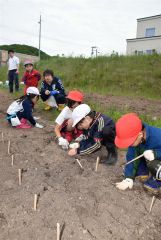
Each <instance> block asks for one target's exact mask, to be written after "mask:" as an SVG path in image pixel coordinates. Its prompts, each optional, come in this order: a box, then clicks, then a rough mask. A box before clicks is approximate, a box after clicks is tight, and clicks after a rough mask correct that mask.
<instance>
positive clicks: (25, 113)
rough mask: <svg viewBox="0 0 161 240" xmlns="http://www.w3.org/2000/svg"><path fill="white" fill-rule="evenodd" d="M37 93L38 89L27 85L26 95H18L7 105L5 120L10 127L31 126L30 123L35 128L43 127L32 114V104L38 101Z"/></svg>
mask: <svg viewBox="0 0 161 240" xmlns="http://www.w3.org/2000/svg"><path fill="white" fill-rule="evenodd" d="M39 95H40V93H39V90H38V89H37V88H36V87H29V88H28V89H27V91H26V95H24V96H22V97H20V98H19V99H17V100H16V101H14V102H13V103H12V104H11V105H10V106H9V108H8V109H7V120H8V122H9V123H11V125H12V127H16V128H31V125H33V126H35V127H37V128H43V126H42V125H40V124H39V123H37V122H36V121H35V119H34V117H33V116H32V110H33V106H34V105H35V104H36V102H37V101H38V99H39ZM27 121H29V122H30V123H31V125H29V124H28V123H27Z"/></svg>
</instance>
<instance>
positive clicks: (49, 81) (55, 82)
mask: <svg viewBox="0 0 161 240" xmlns="http://www.w3.org/2000/svg"><path fill="white" fill-rule="evenodd" d="M43 77H44V81H43V82H42V85H41V91H40V93H41V98H42V100H43V101H44V102H45V104H46V105H47V106H46V108H45V110H50V109H51V108H53V107H56V108H58V109H59V110H62V108H64V103H65V90H64V87H63V84H62V82H61V80H60V79H59V78H58V77H55V76H54V73H53V71H52V70H48V69H47V70H45V71H44V73H43Z"/></svg>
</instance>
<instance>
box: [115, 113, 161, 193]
mask: <svg viewBox="0 0 161 240" xmlns="http://www.w3.org/2000/svg"><path fill="white" fill-rule="evenodd" d="M115 144H116V146H117V147H118V148H128V151H127V154H126V160H127V162H129V161H130V160H132V159H134V158H136V157H137V156H139V155H141V154H142V157H141V158H140V159H138V160H136V161H134V162H131V163H129V164H127V165H125V169H124V176H125V179H124V180H123V181H122V182H119V183H116V187H117V188H118V189H120V190H126V189H128V188H130V189H132V187H133V182H134V180H135V178H139V179H140V180H144V187H145V188H146V189H147V190H151V191H153V192H154V193H157V192H158V190H159V188H160V187H161V174H158V170H159V173H160V169H161V167H160V166H161V129H160V128H156V127H152V126H148V125H147V124H144V123H142V121H141V119H140V118H139V117H138V116H137V115H136V114H135V113H129V114H125V115H123V116H122V117H121V118H120V119H119V120H118V121H117V123H116V138H115ZM158 160H159V161H158ZM159 167H160V169H159ZM149 173H150V175H149ZM156 173H157V174H156ZM156 176H157V177H156ZM158 176H159V177H158Z"/></svg>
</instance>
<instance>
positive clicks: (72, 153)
mask: <svg viewBox="0 0 161 240" xmlns="http://www.w3.org/2000/svg"><path fill="white" fill-rule="evenodd" d="M76 154H77V149H74V148H73V149H70V150H69V151H68V155H69V156H75V155H76Z"/></svg>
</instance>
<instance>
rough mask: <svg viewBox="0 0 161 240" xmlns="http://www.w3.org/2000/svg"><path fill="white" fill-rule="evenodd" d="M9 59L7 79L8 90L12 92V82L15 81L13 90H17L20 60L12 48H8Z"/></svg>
mask: <svg viewBox="0 0 161 240" xmlns="http://www.w3.org/2000/svg"><path fill="white" fill-rule="evenodd" d="M8 55H9V60H8V80H9V91H10V93H13V84H14V83H15V91H18V90H19V81H18V73H19V63H20V60H19V58H18V57H16V56H15V55H14V50H12V49H10V50H9V51H8Z"/></svg>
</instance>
